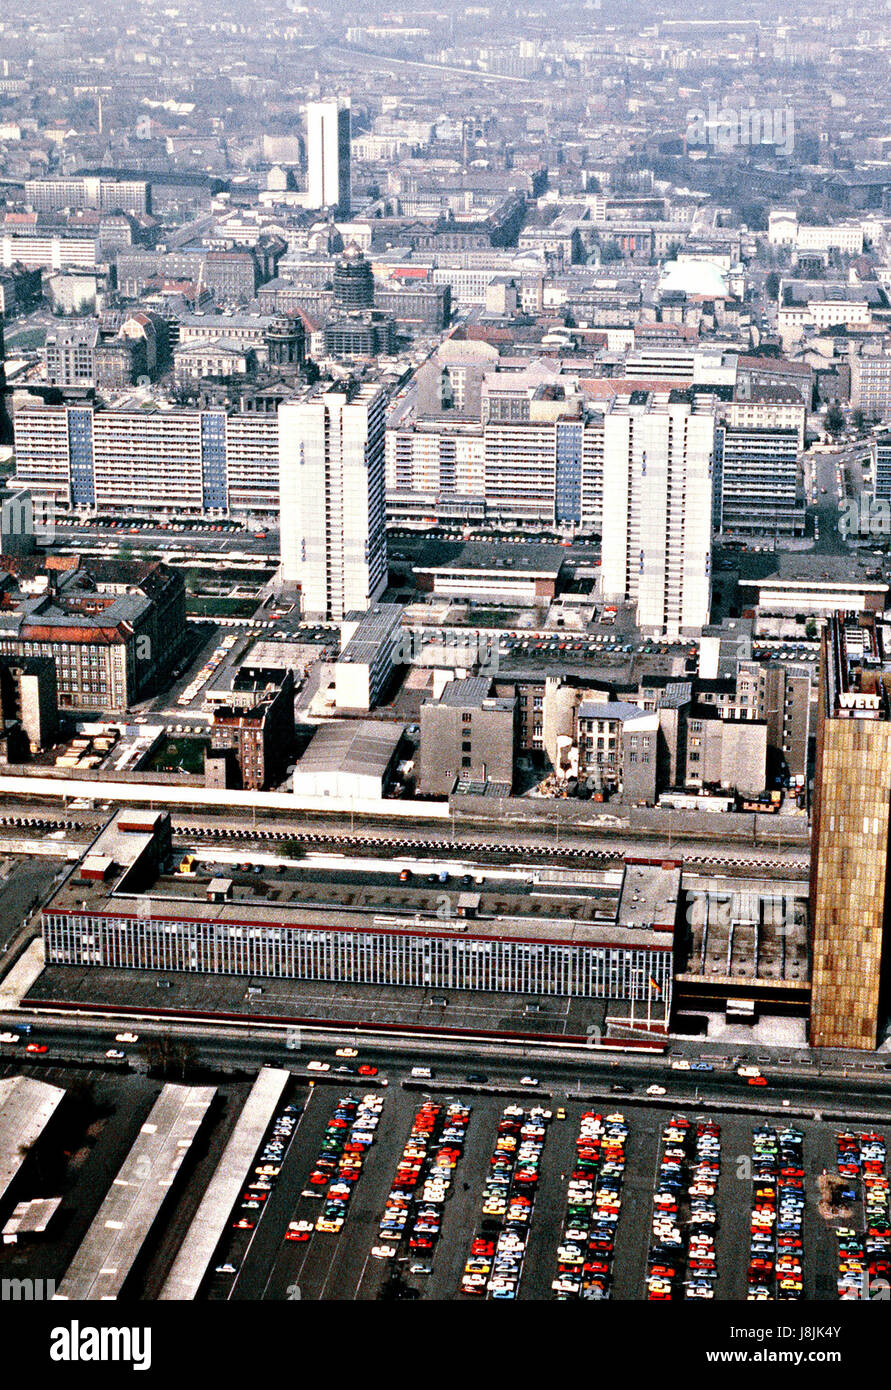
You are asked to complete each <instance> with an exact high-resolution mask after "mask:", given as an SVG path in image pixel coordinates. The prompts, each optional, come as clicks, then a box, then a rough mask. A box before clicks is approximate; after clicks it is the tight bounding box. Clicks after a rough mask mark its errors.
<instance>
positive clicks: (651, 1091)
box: [647, 1086, 665, 1096]
mask: <svg viewBox="0 0 891 1390" xmlns="http://www.w3.org/2000/svg"><path fill="white" fill-rule="evenodd" d="M647 1095H648V1096H664V1095H665V1087H664V1086H648V1087H647Z"/></svg>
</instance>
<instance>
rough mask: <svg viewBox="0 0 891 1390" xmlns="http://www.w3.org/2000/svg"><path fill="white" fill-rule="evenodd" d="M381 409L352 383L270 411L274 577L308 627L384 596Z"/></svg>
mask: <svg viewBox="0 0 891 1390" xmlns="http://www.w3.org/2000/svg"><path fill="white" fill-rule="evenodd" d="M385 400H386V393H385V392H384V391H383V390H382V389H381V388H380V387H379V386H374V385H370V384H368V385H361V386H357V385H356V384H355V383H352V382H351V383H349V384H348V385H345V386H339V387H337V388H334V389H331V390H326V391H324V392H321V393H320V394H319V395H317V396H313V397H311V398H310V399H308V400H305V401H293V402H292V401H286V402H285V403H284V404H283V405H281V406H280V407H279V412H278V436H279V496H280V524H281V560H282V568H281V577H282V582H283V583H284V584H299V585H300V586H301V589H302V606H303V612H304V613H305V614H306V615H307V616H308V617H311V618H326V619H331V620H339V619H340V618H342V617H343V616H344V614H345V613H348V612H350V611H351V610H354V609H361V610H364V609H366V608H368V607H369V606H370V604H372V603H373V602H374V601H375V600H376V599H377V598H379V597H380V595H381V594H382V593H383V591H384V589H385V588H386V587H387V541H386V530H385V517H384V426H385V411H384V406H385Z"/></svg>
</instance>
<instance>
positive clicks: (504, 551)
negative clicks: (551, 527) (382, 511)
mask: <svg viewBox="0 0 891 1390" xmlns="http://www.w3.org/2000/svg"><path fill="white" fill-rule="evenodd" d="M565 559H566V551H565V550H564V548H563V547H562V546H560V545H548V544H541V545H537V544H535V543H533V542H528V543H525V542H521V543H520V544H516V545H514V544H511V545H497V544H494V545H490V544H487V543H486V542H485V541H469V542H468V543H467V544H466V545H462V546H461V547H460V548H459V549H458V550H457V552H456V553H455V554H454V555H452V556H451V558H450V559H448V560H445V559H444V560H442V561H440V562H439V563H437V564H426V565H425V564H423V563H421V564H417V565H414V566H413V573H415V574H448V573H450V572H451V571H452V570H463V571H464V572H465V573H466V574H467V575H468V576H469V575H475V574H485V575H489V574H498V575H502V574H511V573H517V574H520V575H525V576H527V577H528V578H536V577H538V578H551V579H553V578H556V576H557V575H558V574H559V573H560V570H561V568H562V566H563V562H564V560H565Z"/></svg>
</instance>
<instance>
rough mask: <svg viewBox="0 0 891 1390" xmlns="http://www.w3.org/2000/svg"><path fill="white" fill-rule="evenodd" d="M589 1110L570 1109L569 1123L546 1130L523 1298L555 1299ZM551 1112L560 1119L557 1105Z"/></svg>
mask: <svg viewBox="0 0 891 1390" xmlns="http://www.w3.org/2000/svg"><path fill="white" fill-rule="evenodd" d="M585 1108H587V1107H584V1106H578V1107H576V1106H572V1107H566V1119H565V1120H557V1119H556V1118H554V1119H552V1120H551V1122H550V1124H548V1125H547V1126H546V1131H545V1144H544V1149H543V1151H542V1159H541V1168H540V1173H539V1180H538V1183H537V1185H536V1189H535V1206H534V1208H533V1211H532V1220H531V1224H530V1229H529V1237H528V1240H527V1242H526V1255H525V1259H524V1261H523V1274H522V1277H521V1279H520V1286H519V1290H518V1297H519V1298H534V1299H542V1298H550V1297H551V1281H552V1279H553V1278H554V1276H555V1274H556V1271H557V1246H558V1245H559V1243H560V1240H561V1237H562V1234H563V1219H564V1217H565V1216H566V1188H567V1184H568V1182H569V1179H570V1177H571V1176H572V1170H573V1168H574V1167H575V1152H576V1150H575V1140H576V1135H577V1134H578V1130H579V1119H580V1117H581V1113H582V1110H583V1109H585ZM547 1109H548V1110H550V1111H551V1112H552V1114H553V1115H556V1111H557V1105H556V1104H552V1103H551V1102H548V1105H547Z"/></svg>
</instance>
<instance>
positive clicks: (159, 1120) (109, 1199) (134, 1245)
mask: <svg viewBox="0 0 891 1390" xmlns="http://www.w3.org/2000/svg"><path fill="white" fill-rule="evenodd" d="M215 1095H216V1087H215V1086H175V1085H173V1084H171V1083H168V1084H167V1085H166V1086H165V1087H164V1089H163V1091H162V1092H161V1094H160V1095H159V1097H158V1099H157V1100H156V1101H155V1103H154V1105H153V1106H152V1110H151V1114H150V1115H149V1117H148V1119H147V1120H146V1122H145V1124H144V1125H143V1126H142V1128H141V1129H140V1131H139V1134H138V1135H137V1136H136V1140H135V1142H134V1144H133V1147H132V1148H131V1150H130V1152H129V1153H128V1155H127V1157H126V1158H125V1159H124V1162H123V1164H122V1165H121V1169H120V1171H119V1173H118V1175H117V1177H116V1178H114V1180H113V1181H112V1184H111V1187H110V1188H109V1189H108V1192H107V1193H106V1195H105V1200H104V1201H103V1203H102V1205H101V1206H100V1208H99V1210H98V1212H97V1213H96V1215H95V1217H94V1218H93V1222H92V1225H91V1226H90V1228H89V1230H88V1231H87V1233H86V1235H85V1236H84V1238H83V1241H82V1242H81V1245H80V1247H79V1249H78V1251H77V1254H76V1255H75V1256H74V1259H73V1260H72V1261H71V1264H70V1265H69V1266H68V1269H67V1270H66V1272H65V1277H64V1278H63V1280H62V1282H61V1284H60V1285H59V1288H58V1290H57V1291H56V1294H55V1297H56V1298H70V1299H78V1300H83V1299H107V1298H117V1297H119V1295H120V1292H121V1289H122V1288H123V1286H124V1282H125V1280H126V1278H127V1275H128V1274H129V1273H130V1269H131V1268H132V1265H133V1261H134V1260H135V1259H136V1257H137V1255H138V1254H139V1251H140V1250H141V1248H142V1246H143V1243H144V1241H145V1239H146V1236H147V1235H148V1233H149V1231H150V1230H151V1228H152V1226H153V1225H154V1222H155V1219H156V1217H157V1216H158V1213H159V1212H160V1210H161V1207H162V1206H163V1204H164V1202H165V1201H166V1199H167V1197H168V1195H169V1192H170V1185H171V1183H172V1182H173V1180H174V1178H175V1177H176V1172H177V1169H178V1168H179V1166H180V1164H181V1163H182V1162H183V1159H184V1158H185V1157H186V1154H187V1153H188V1151H189V1149H190V1148H191V1145H192V1141H193V1139H194V1138H195V1135H196V1134H197V1132H198V1130H199V1128H200V1127H201V1123H202V1121H203V1120H204V1117H205V1115H206V1114H207V1111H208V1108H209V1106H210V1103H211V1101H212V1100H213V1098H214V1096H215Z"/></svg>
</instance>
